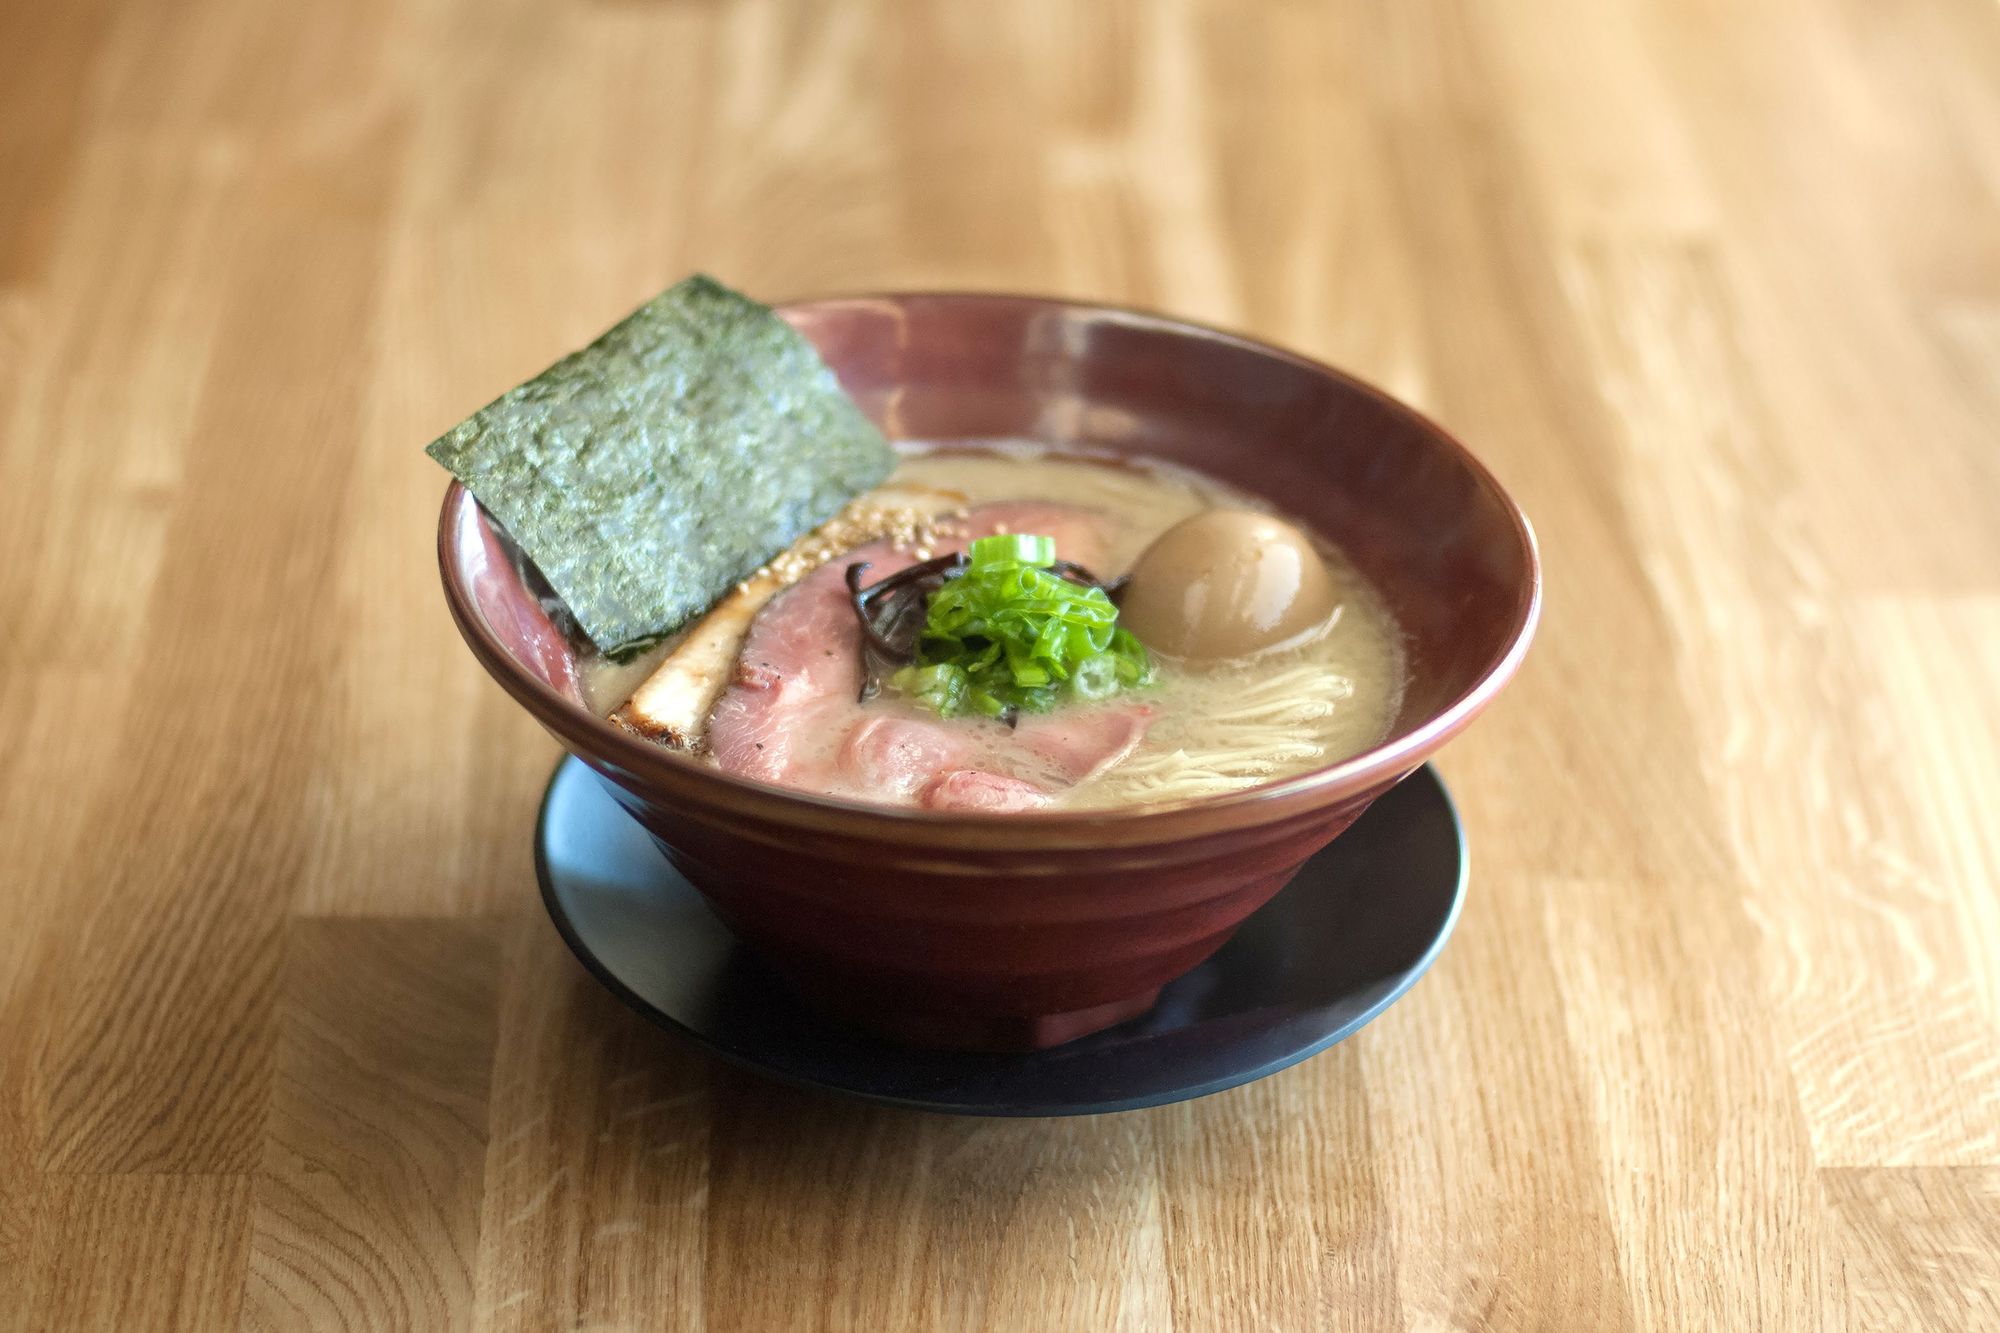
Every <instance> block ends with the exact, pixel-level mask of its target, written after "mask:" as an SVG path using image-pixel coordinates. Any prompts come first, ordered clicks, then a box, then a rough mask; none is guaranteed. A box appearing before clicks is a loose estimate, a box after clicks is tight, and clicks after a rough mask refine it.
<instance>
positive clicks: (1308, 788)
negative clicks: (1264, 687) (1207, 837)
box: [437, 290, 1542, 849]
mask: <svg viewBox="0 0 2000 1333" xmlns="http://www.w3.org/2000/svg"><path fill="white" fill-rule="evenodd" d="M920 302H921V303H943V304H959V303H964V304H967V305H980V304H987V305H1019V306H1029V307H1034V308H1037V309H1042V310H1053V311H1059V312H1062V313H1064V314H1067V315H1070V316H1082V317H1085V318H1089V319H1091V320H1093V321H1106V320H1108V321H1110V322H1113V323H1118V324H1123V325H1125V326H1128V327H1134V328H1145V329H1150V330H1153V331H1156V332H1159V333H1164V334H1167V335H1170V336H1174V337H1181V338H1187V337H1193V338H1196V339H1199V340H1202V341H1208V342H1221V343H1225V344H1228V345H1231V346H1234V347H1236V348H1238V349H1240V350H1243V351H1247V352H1250V353H1252V354H1254V355H1258V356H1263V357H1270V358H1275V359H1276V360H1279V361H1282V362H1286V363H1289V364H1291V365H1292V366H1295V367H1297V368H1299V369H1301V370H1305V371H1308V372H1310V373H1312V374H1316V375H1321V376H1325V377H1327V378H1329V379H1332V380H1335V381H1338V382H1339V383H1341V384H1343V385H1345V386H1346V387H1347V388H1348V389H1350V390H1352V391H1354V392H1356V393H1359V394H1362V395H1363V396H1365V397H1367V398H1370V399H1372V400H1374V401H1375V402H1376V403H1378V404H1380V405H1381V406H1383V407H1385V408H1387V409H1388V410H1389V411H1391V412H1393V413H1395V414H1397V415H1400V416H1403V417H1405V418H1408V419H1409V420H1411V421H1412V422H1413V423H1415V424H1416V425H1417V426H1419V427H1420V428H1422V429H1423V430H1425V431H1428V432H1430V433H1431V434H1432V435H1434V436H1435V437H1437V438H1438V439H1439V440H1441V441H1442V442H1443V443H1444V444H1446V445H1447V446H1448V447H1449V448H1450V449H1452V450H1453V451H1455V452H1456V454H1457V455H1458V458H1459V461H1460V462H1461V463H1462V464H1463V465H1464V466H1465V467H1466V469H1467V470H1468V471H1469V473H1470V474H1471V476H1472V477H1473V479H1474V481H1475V482H1477V484H1478V485H1479V486H1480V487H1481V488H1483V489H1484V490H1485V491H1486V492H1487V494H1488V495H1489V496H1490V497H1491V498H1492V499H1493V500H1495V501H1497V502H1498V503H1499V505H1500V507H1501V510H1502V511H1503V512H1504V513H1505V514H1506V515H1507V517H1508V519H1509V520H1510V521H1511V523H1512V525H1513V530H1514V535H1515V538H1516V540H1517V541H1518V543H1519V547H1520V551H1521V555H1522V557H1523V561H1524V565H1525V568H1526V570H1527V578H1526V579H1525V580H1523V582H1522V585H1521V587H1520V588H1519V589H1518V591H1517V594H1516V597H1515V605H1514V607H1513V608H1512V616H1511V619H1510V622H1509V626H1508V630H1507V633H1506V635H1505V637H1504V639H1503V642H1502V646H1501V648H1500V650H1499V652H1498V653H1497V654H1496V655H1495V656H1494V657H1492V658H1491V659H1490V660H1489V661H1488V663H1487V664H1486V666H1485V668H1484V669H1483V670H1482V671H1481V672H1480V673H1479V675H1478V677H1477V678H1475V679H1474V681H1473V682H1472V684H1471V685H1470V686H1468V687H1467V688H1466V689H1465V690H1464V691H1463V692H1462V693H1461V694H1460V695H1459V696H1458V697H1457V698H1455V699H1453V700H1452V701H1451V702H1450V703H1449V704H1447V705H1446V706H1445V707H1444V708H1442V709H1440V710H1438V711H1437V712H1436V713H1434V714H1433V715H1432V716H1430V717H1429V718H1426V719H1425V720H1424V721H1423V722H1421V723H1419V724H1418V725H1416V726H1414V727H1412V728H1411V729H1410V730H1409V731H1407V732H1406V733H1404V734H1403V735H1401V736H1398V737H1396V738H1394V739H1393V740H1390V741H1387V742H1384V743H1381V744H1378V745H1374V746H1371V747H1369V748H1368V749H1366V750H1363V751H1361V752H1359V753H1358V754H1354V755H1350V756H1348V757H1347V758H1345V759H1342V760H1340V761H1339V762H1337V763H1333V764H1329V765H1326V766H1325V767H1322V768H1316V769H1312V770H1310V771H1308V772H1305V773H1300V774H1295V775H1293V776H1291V777H1287V778H1279V779H1277V780H1276V781H1273V782H1267V783H1260V784H1258V785H1257V786H1254V787H1246V788H1244V789H1242V790H1239V791H1232V792H1222V793H1218V794H1216V795H1213V796H1199V797H1192V798H1188V799H1185V800H1179V801H1167V802H1160V803H1158V804H1149V805H1137V806H1118V807H1111V808H1105V809H1081V810H1060V809H1058V810H1040V811H1015V812H994V811H950V812H941V811H935V810H923V809H918V808H915V807H903V806H890V805H877V804H871V803H869V802H865V801H856V800H849V799H846V798H842V797H837V796H824V795H820V794H817V793H813V792H803V791H799V790H796V789H794V788H788V787H780V786H776V785H773V784H771V783H766V782H759V781H757V780H755V779H750V778H742V777H737V776H735V775H734V774H729V773H724V772H722V771H721V770H720V769H717V768H714V767H711V766H709V765H707V764H704V763H702V762H701V761H700V760H698V759H694V758H690V757H688V756H685V755H681V754H678V753H676V752H675V751H672V750H669V749H667V748H666V747H664V746H662V745H659V744H657V743H655V742H653V741H649V740H647V739H645V738H644V737H641V736H636V735H634V734H632V733H631V732H628V731H625V730H623V729H621V728H619V727H616V726H614V725H612V724H611V723H610V722H609V721H608V720H606V719H604V718H602V717H599V716H598V715H597V714H595V713H593V712H591V711H590V710H589V709H588V708H585V707H582V706H580V705H579V704H578V703H577V702H575V701H574V700H572V699H569V698H567V697H565V696H564V695H562V694H560V693H558V692H557V691H556V690H555V688H554V687H552V686H551V685H549V684H548V683H547V682H546V681H543V680H542V679H541V678H539V677H537V676H535V675H533V674H532V673H531V672H529V671H528V670H527V669H526V668H524V667H523V666H522V665H521V664H520V663H519V662H518V661H516V660H515V658H514V655H513V654H512V653H511V652H509V651H508V650H507V648H506V646H505V645H504V644H502V643H501V642H500V641H499V639H498V638H497V637H496V636H495V635H494V634H493V632H492V630H491V628H490V627H489V626H488V625H487V623H486V620H485V617H484V616H482V615H480V614H479V612H478V609H477V607H476V606H475V605H474V604H473V601H472V597H471V593H470V581H469V580H468V579H467V577H466V573H465V570H464V567H463V565H462V563H461V562H460V559H459V552H458V545H457V542H456V541H455V539H454V537H455V530H456V528H457V527H458V525H459V523H460V521H461V516H462V513H463V510H464V508H465V506H467V505H472V506H475V507H477V505H478V501H477V500H476V499H475V498H474V497H473V495H472V493H471V492H470V491H468V490H467V489H466V488H465V486H464V485H463V484H462V483H461V482H459V481H458V480H457V479H456V478H453V479H452V480H451V482H450V484H449V485H448V486H447V487H446V489H445V496H444V504H443V507H442V509H441V511H440V513H439V516H438V534H437V544H438V567H439V574H440V577H441V578H442V581H443V584H444V593H445V601H446V604H447V605H448V607H449V608H450V611H451V616H452V619H453V621H454V622H456V624H457V626H458V630H459V633H460V635H461V636H462V637H463V638H464V639H465V641H466V644H467V646H468V647H470V648H471V650H472V653H473V656H474V657H476V658H477V659H478V660H479V663H480V665H481V666H483V667H484V668H485V669H486V672H487V674H488V675H490V676H492V677H493V678H494V679H495V680H496V681H498V682H499V684H500V685H501V687H502V688H503V689H505V690H506V691H507V693H508V694H510V695H511V696H512V697H513V698H514V699H515V701H516V702H517V703H519V704H521V705H522V706H523V707H524V708H526V709H527V710H528V712H529V713H530V714H531V715H533V716H534V717H535V718H536V720H537V721H539V722H541V723H542V725H543V726H544V727H546V728H547V729H549V730H550V731H552V732H554V733H555V734H556V735H557V736H558V737H559V738H560V739H562V740H564V741H565V742H566V743H569V744H572V745H574V746H575V747H576V752H577V754H578V757H579V758H581V759H583V760H584V761H585V762H586V763H589V764H591V766H592V767H594V768H596V767H600V765H602V764H604V763H610V764H612V765H615V766H616V767H617V768H618V769H620V770H622V771H623V772H624V773H625V774H627V775H630V776H633V777H637V778H639V779H642V780H643V781H644V782H645V783H646V785H647V786H648V787H649V788H651V789H652V790H653V791H655V792H658V793H659V794H662V795H672V796H680V797H687V798H691V799H692V800H693V801H694V802H696V803H698V804H699V805H701V806H704V807H713V806H721V807H723V808H724V809H725V810H727V811H729V812H731V813H734V814H737V815H739V816H748V817H750V818H751V819H753V820H758V819H761V820H763V821H768V822H771V823H776V824H781V825H788V826H791V827H793V828H799V829H814V830H818V831H823V832H828V833H836V834H843V835H862V836H866V835H867V834H869V833H871V832H873V833H880V834H885V835H887V836H890V837H892V838H894V839H897V840H899V841H904V842H910V843H916V844H926V845H939V846H951V847H965V846H967V845H968V837H970V838H971V839H972V840H974V841H978V842H985V843H987V844H988V845H990V846H994V847H1001V846H1006V847H1030V848H1044V849H1046V848H1054V847H1059V846H1090V845H1102V844H1104V843H1105V842H1107V841H1110V842H1115V843H1118V844H1129V843H1135V842H1136V843H1149V842H1163V841H1168V840H1175V841H1178V840H1180V839H1181V838H1183V837H1185V836H1187V835H1188V834H1189V832H1190V831H1191V830H1190V829H1189V827H1188V825H1189V823H1190V821H1194V822H1197V823H1199V824H1201V825H1203V826H1204V827H1202V828H1201V829H1200V830H1199V831H1200V832H1202V833H1208V832H1222V831H1228V830H1231V829H1243V828H1251V827H1256V826H1260V825H1264V824H1268V823H1271V822H1273V821H1275V820H1278V819H1282V818H1284V817H1286V816H1287V815H1289V814H1293V813H1302V812H1307V811H1314V810H1322V809H1325V808H1327V807H1329V806H1332V805H1335V804H1337V803H1339V802H1342V801H1345V800H1348V799H1351V798H1353V797H1356V796H1359V795H1361V794H1363V793H1365V792H1367V791H1368V790H1369V789H1370V788H1373V787H1376V786H1378V785H1383V784H1386V783H1391V782H1394V781H1397V780H1399V779H1401V778H1402V777H1404V776H1405V775H1407V774H1408V773H1410V772H1411V771H1413V770H1414V769H1415V768H1416V767H1417V766H1418V765H1420V764H1422V763H1423V762H1424V761H1425V759H1426V758H1428V757H1429V756H1430V755H1431V754H1432V753H1434V752H1435V751H1436V750H1437V749H1438V748H1439V747H1440V746H1442V745H1443V744H1444V743H1445V742H1446V741H1448V740H1450V739H1451V738H1452V737H1454V736H1456V735H1457V734H1458V733H1459V732H1460V731H1462V730H1464V729H1465V727H1466V726H1467V725H1469V724H1470V723H1471V721H1472V719H1473V718H1474V717H1475V716H1477V715H1478V714H1479V713H1480V712H1481V711H1482V710H1483V709H1484V708H1485V707H1486V705H1487V704H1488V703H1490V702H1491V701H1492V699H1493V698H1494V696H1495V695H1497V694H1498V693H1499V692H1500V690H1501V688H1502V687H1503V686H1505V685H1506V684H1507V682H1508V681H1509V680H1511V679H1512V678H1513V676H1514V674H1515V673H1516V672H1517V671H1518V670H1519V668H1520V665H1521V662H1522V659H1523V658H1524V657H1525V656H1526V654H1527V650H1528V646H1529V643H1530V642H1531V641H1532V640H1533V638H1534V634H1535V629H1536V627H1537V624H1538V623H1539V621H1540V617H1541V607H1542V566H1541V555H1540V551H1539V548H1538V545H1537V542H1536V540H1535V533H1534V528H1533V526H1532V525H1531V524H1530V523H1529V521H1528V517H1527V515H1526V514H1525V513H1523V512H1522V510H1521V507H1520V506H1519V505H1518V504H1517V503H1515V501H1514V499H1513V497H1512V496H1510V495H1509V494H1508V493H1507V491H1506V489H1505V488H1503V487H1502V486H1501V485H1500V482H1499V480H1498V479H1497V478H1496V477H1495V476H1494V475H1493V473H1492V472H1491V471H1490V470H1489V469H1488V468H1487V467H1486V465H1485V464H1483V463H1482V462H1480V461H1479V458H1478V457H1477V456H1476V455H1475V454H1474V453H1473V452H1472V450H1470V449H1469V448H1467V447H1466V445H1465V443H1464V442H1463V441H1461V440H1460V439H1459V438H1458V437H1457V436H1456V435H1454V434H1453V433H1452V432H1451V431H1449V430H1447V429H1445V428H1444V427H1443V426H1441V425H1439V424H1438V423H1437V422H1436V421H1434V420H1432V419H1431V418H1430V417H1429V416H1427V415H1426V414H1424V413H1422V412H1420V411H1418V410H1417V409H1416V408H1414V407H1412V406H1410V405H1409V404H1407V403H1405V402H1403V401H1402V400H1401V399H1398V398H1396V397H1395V396H1394V395H1392V394H1390V393H1388V392H1386V391H1385V390H1383V389H1380V388H1378V387H1377V386H1375V385H1373V384H1370V383H1369V382H1368V381H1366V380H1363V379H1361V378H1359V377H1357V376H1355V375H1352V374H1350V373H1348V372H1347V371H1344V370H1341V369H1339V368H1337V367H1334V366H1330V365H1327V364H1325V363H1324V362H1320V361H1316V360H1314V359H1312V358H1310V357H1306V356H1303V355H1300V354H1299V353H1296V352H1291V351H1288V350H1286V349H1284V348H1282V347H1278V346H1275V345H1273V344H1271V343H1266V342H1263V341H1260V340H1258V339H1255V338H1251V337H1248V336H1246V335H1244V334H1241V333H1236V332H1233V331H1231V330H1228V329H1224V328H1219V327H1217V326H1215V325H1212V324H1204V323H1201V322H1199V321H1196V320H1189V319H1182V318H1179V317H1176V316H1170V315H1165V314H1161V313H1158V312H1155V311H1151V310H1146V309H1142V308H1139V307H1135V306H1124V305H1107V304H1103V303H1099V302H1090V301H1077V300H1071V299H1067V298H1060V297H1045V296H1033V295H1025V294H1018V293H1000V292H985V291H975V290H965V291H886V292H870V293H856V294H851V295H828V296H818V297H810V298H805V299H801V300H795V301H787V302H782V303H779V304H777V305H775V306H773V307H772V308H773V309H774V310H776V311H777V312H778V314H779V315H780V316H783V317H787V318H788V319H789V318H790V317H792V316H802V315H806V314H810V313H813V312H815V311H818V310H823V309H827V308H831V307H839V306H868V305H887V306H894V307H906V306H909V305H913V304H916V303H920ZM481 512H482V513H483V510H482V511H481ZM1003 829H1004V830H1007V831H1008V832H1009V834H1010V835H1011V836H1009V837H1007V838H1005V839H994V838H992V837H991V835H992V834H994V833H995V832H997V831H999V830H1003ZM745 831H747V830H745ZM1114 833H1115V834H1116V836H1110V837H1108V836H1107V835H1112V834H1114ZM981 834H985V835H987V836H985V837H981V836H980V835H981Z"/></svg>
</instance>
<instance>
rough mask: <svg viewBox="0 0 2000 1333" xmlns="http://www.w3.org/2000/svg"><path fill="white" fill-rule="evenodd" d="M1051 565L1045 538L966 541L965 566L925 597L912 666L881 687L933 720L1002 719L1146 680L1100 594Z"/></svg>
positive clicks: (1140, 656)
mask: <svg viewBox="0 0 2000 1333" xmlns="http://www.w3.org/2000/svg"><path fill="white" fill-rule="evenodd" d="M1056 563H1057V562H1056V544H1055V540H1054V539H1053V538H1051V537H1044V536H1039V535H1035V534H1031V533H1002V534H999V535H997V536H992V537H981V538H979V539H978V540H977V541H975V542H973V543H972V546H971V548H970V551H969V559H968V561H967V563H966V565H965V568H964V569H962V570H960V571H959V572H958V573H957V574H956V575H954V576H953V577H951V578H950V579H949V580H948V581H947V582H946V583H945V584H944V585H943V586H942V587H940V588H938V589H937V591H935V592H933V593H932V594H931V596H930V603H929V607H928V610H927V612H926V615H925V620H924V627H923V629H922V630H921V632H919V634H918V635H917V648H916V661H915V662H914V663H913V664H912V665H910V666H906V667H904V668H902V669H901V670H899V671H897V672H896V673H895V675H893V676H891V677H890V680H889V683H890V684H891V685H892V686H893V687H894V688H896V689H898V690H901V691H902V692H903V693H905V694H908V695H910V696H911V697H912V698H914V699H915V700H916V701H917V702H918V703H921V704H922V705H923V706H924V707H926V708H928V709H930V710H931V711H932V712H934V713H937V714H938V715H939V716H941V717H953V716H956V715H957V714H960V713H968V712H969V713H976V714H979V715H981V716H985V717H1010V716H1012V715H1013V714H1014V713H1015V712H1017V711H1025V712H1030V713H1044V712H1047V711H1049V710H1050V709H1051V708H1054V707H1055V706H1056V705H1058V704H1060V703H1062V702H1064V701H1066V700H1077V701H1085V702H1087V701H1092V700H1098V699H1105V698H1109V697H1110V696H1111V695H1113V694H1116V693H1117V692H1118V691H1120V690H1123V689H1131V688H1134V687H1136V686H1140V685H1144V684H1147V683H1148V682H1150V681H1151V680H1152V678H1153V665H1152V660H1151V658H1149V657H1148V656H1147V653H1146V649H1145V647H1144V646H1143V645H1142V644H1140V642H1139V641H1138V640H1137V639H1135V638H1134V637H1132V634H1131V633H1130V632H1129V631H1127V630H1125V629H1122V628H1120V627H1119V625H1118V608H1117V607H1116V606H1114V605H1113V604H1112V601H1111V599H1110V597H1108V596H1106V595H1105V592H1104V589H1102V588H1100V587H1096V586H1094V585H1092V584H1088V583H1082V582H1076V581H1073V580H1071V579H1068V578H1065V577H1063V575H1061V574H1059V573H1057V572H1056V571H1055V569H1054V568H1052V566H1054V565H1056ZM1066 568H1067V566H1066Z"/></svg>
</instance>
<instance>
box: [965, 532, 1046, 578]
mask: <svg viewBox="0 0 2000 1333" xmlns="http://www.w3.org/2000/svg"><path fill="white" fill-rule="evenodd" d="M970 553H971V555H972V566H973V568H974V569H977V568H979V567H980V566H981V565H1004V564H1023V565H1036V566H1039V567H1041V568H1043V569H1046V568H1048V567H1049V566H1050V565H1053V564H1054V563H1055V562H1056V539H1055V538H1053V537H1038V536H1035V535H1034V534H1032V533H1027V532H1001V533H996V534H994V535H993V536H991V537H980V538H977V539H976V540H974V542H973V543H972V547H971V552H970Z"/></svg>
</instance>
